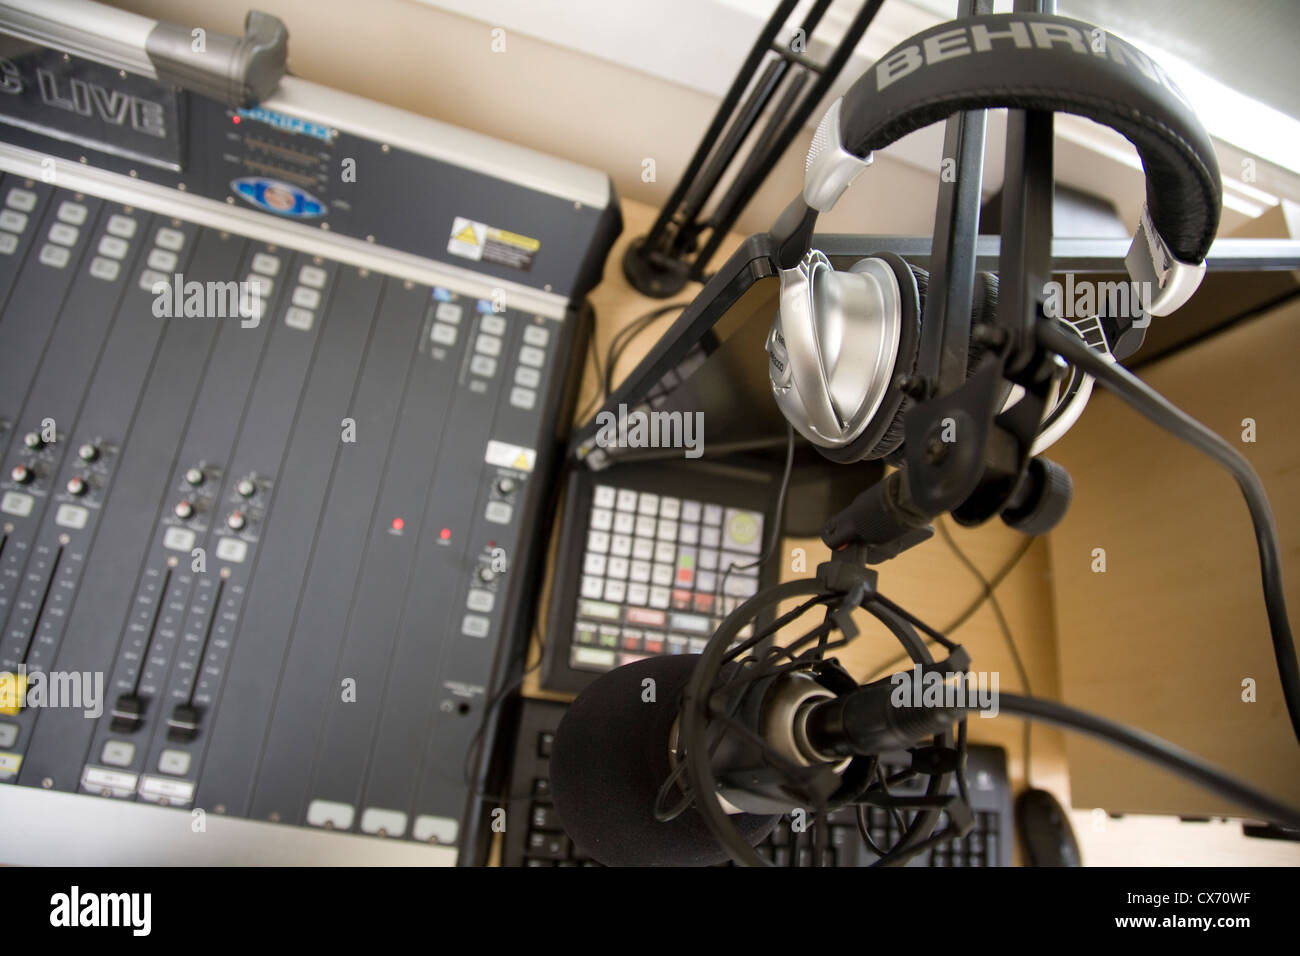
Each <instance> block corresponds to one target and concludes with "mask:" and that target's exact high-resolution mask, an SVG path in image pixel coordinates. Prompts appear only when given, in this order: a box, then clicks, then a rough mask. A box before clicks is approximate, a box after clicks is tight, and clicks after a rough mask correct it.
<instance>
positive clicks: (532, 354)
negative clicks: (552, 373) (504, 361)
mask: <svg viewBox="0 0 1300 956" xmlns="http://www.w3.org/2000/svg"><path fill="white" fill-rule="evenodd" d="M545 361H546V353H545V352H543V351H542V350H541V349H539V348H534V347H533V346H531V345H525V346H524V347H523V348H521V349H520V350H519V362H520V364H521V365H531V366H532V367H533V368H541V367H542V363H544V362H545Z"/></svg>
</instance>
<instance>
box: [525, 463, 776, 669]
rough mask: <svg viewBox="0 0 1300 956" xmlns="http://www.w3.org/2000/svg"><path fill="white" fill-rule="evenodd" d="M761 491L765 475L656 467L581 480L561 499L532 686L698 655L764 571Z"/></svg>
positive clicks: (754, 588)
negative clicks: (553, 580) (541, 650)
mask: <svg viewBox="0 0 1300 956" xmlns="http://www.w3.org/2000/svg"><path fill="white" fill-rule="evenodd" d="M665 475H667V476H668V477H667V478H665ZM711 479H712V480H711ZM764 479H766V476H764ZM767 495H768V488H767V482H766V480H764V481H762V482H753V487H746V486H745V483H744V482H739V481H727V480H725V479H719V478H717V477H715V476H711V475H708V474H704V473H701V475H700V476H699V477H698V478H697V479H696V480H694V481H691V480H689V479H687V480H676V481H675V480H673V477H672V474H671V469H670V468H664V467H662V466H661V467H660V468H659V469H657V473H652V474H650V475H646V474H643V473H641V472H639V471H637V470H636V469H628V468H624V467H619V468H616V469H612V470H611V472H610V473H609V474H602V475H598V476H596V477H594V478H592V477H589V476H583V477H582V478H581V479H579V483H578V485H577V486H576V488H574V489H572V490H571V494H570V498H569V501H568V502H567V503H566V506H565V508H566V513H567V514H566V520H567V522H568V523H567V525H566V529H565V533H564V541H563V543H562V545H561V554H562V555H563V558H562V560H561V561H560V562H559V563H558V564H557V579H558V581H559V583H558V584H557V587H556V588H555V590H554V600H555V605H554V606H553V608H552V616H551V618H550V621H549V623H548V627H547V632H546V633H547V635H548V639H547V643H548V654H549V655H550V657H549V658H548V660H547V662H546V663H547V667H546V669H545V671H544V673H543V678H542V685H543V686H544V687H547V688H548V689H553V690H565V691H574V692H576V691H579V690H581V689H582V688H583V687H584V686H585V685H586V684H587V683H589V682H590V680H591V679H593V678H594V677H596V676H598V675H599V674H602V673H604V672H605V671H608V670H611V669H613V668H615V667H621V666H622V665H624V664H629V663H631V662H632V661H637V660H641V659H642V658H645V657H652V656H656V655H661V654H698V653H700V652H701V651H703V649H704V646H705V644H707V643H708V640H709V638H710V637H711V636H712V634H713V632H714V631H715V630H717V627H718V625H719V624H720V623H721V622H722V619H723V618H724V617H726V615H727V614H729V613H730V612H731V611H732V610H733V609H734V608H735V607H736V606H738V605H739V604H740V603H742V602H743V601H745V600H746V599H747V598H750V597H752V596H753V595H754V594H755V593H756V592H757V591H758V589H759V586H760V581H761V580H764V578H763V577H762V572H765V571H768V572H770V571H771V570H772V569H771V568H760V567H759V558H760V556H761V555H762V551H763V546H764V542H765V540H766V539H765V533H766V532H765V529H766V520H765V517H764V510H765V508H766V507H767V504H768V497H767ZM769 563H774V562H769ZM749 633H750V632H749V630H748V629H747V630H746V631H744V632H742V633H741V634H740V637H741V638H743V637H747V636H749Z"/></svg>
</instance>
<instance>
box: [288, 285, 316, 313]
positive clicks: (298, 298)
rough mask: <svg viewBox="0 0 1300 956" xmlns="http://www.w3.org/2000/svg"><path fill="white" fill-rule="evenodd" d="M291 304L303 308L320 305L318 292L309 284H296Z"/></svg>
mask: <svg viewBox="0 0 1300 956" xmlns="http://www.w3.org/2000/svg"><path fill="white" fill-rule="evenodd" d="M293 304H294V305H296V306H300V307H302V308H304V309H314V308H316V307H317V306H319V305H320V293H319V292H317V291H316V290H315V289H313V288H311V287H310V286H301V285H300V286H298V287H297V288H296V289H294V290H293Z"/></svg>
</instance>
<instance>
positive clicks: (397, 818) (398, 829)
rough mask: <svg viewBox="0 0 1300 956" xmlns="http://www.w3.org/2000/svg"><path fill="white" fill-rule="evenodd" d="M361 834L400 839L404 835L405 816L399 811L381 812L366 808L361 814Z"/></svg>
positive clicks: (374, 808) (376, 809)
mask: <svg viewBox="0 0 1300 956" xmlns="http://www.w3.org/2000/svg"><path fill="white" fill-rule="evenodd" d="M361 832H362V833H382V834H384V835H385V836H390V837H400V836H404V835H405V834H406V814H405V813H402V812H401V811H400V810H381V809H379V808H378V807H367V808H366V810H365V812H363V813H362V814H361Z"/></svg>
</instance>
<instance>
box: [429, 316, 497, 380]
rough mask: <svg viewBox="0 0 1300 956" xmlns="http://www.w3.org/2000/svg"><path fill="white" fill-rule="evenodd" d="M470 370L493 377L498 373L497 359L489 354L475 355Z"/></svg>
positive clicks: (470, 361) (476, 373)
mask: <svg viewBox="0 0 1300 956" xmlns="http://www.w3.org/2000/svg"><path fill="white" fill-rule="evenodd" d="M435 328H436V326H435ZM443 328H451V326H443ZM453 331H455V330H454V329H453ZM469 370H470V371H471V372H473V373H474V374H475V375H482V376H483V377H484V378H491V377H492V376H493V375H495V374H496V373H497V360H496V359H494V358H491V357H490V356H487V355H475V356H474V357H473V358H471V359H470V360H469Z"/></svg>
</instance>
